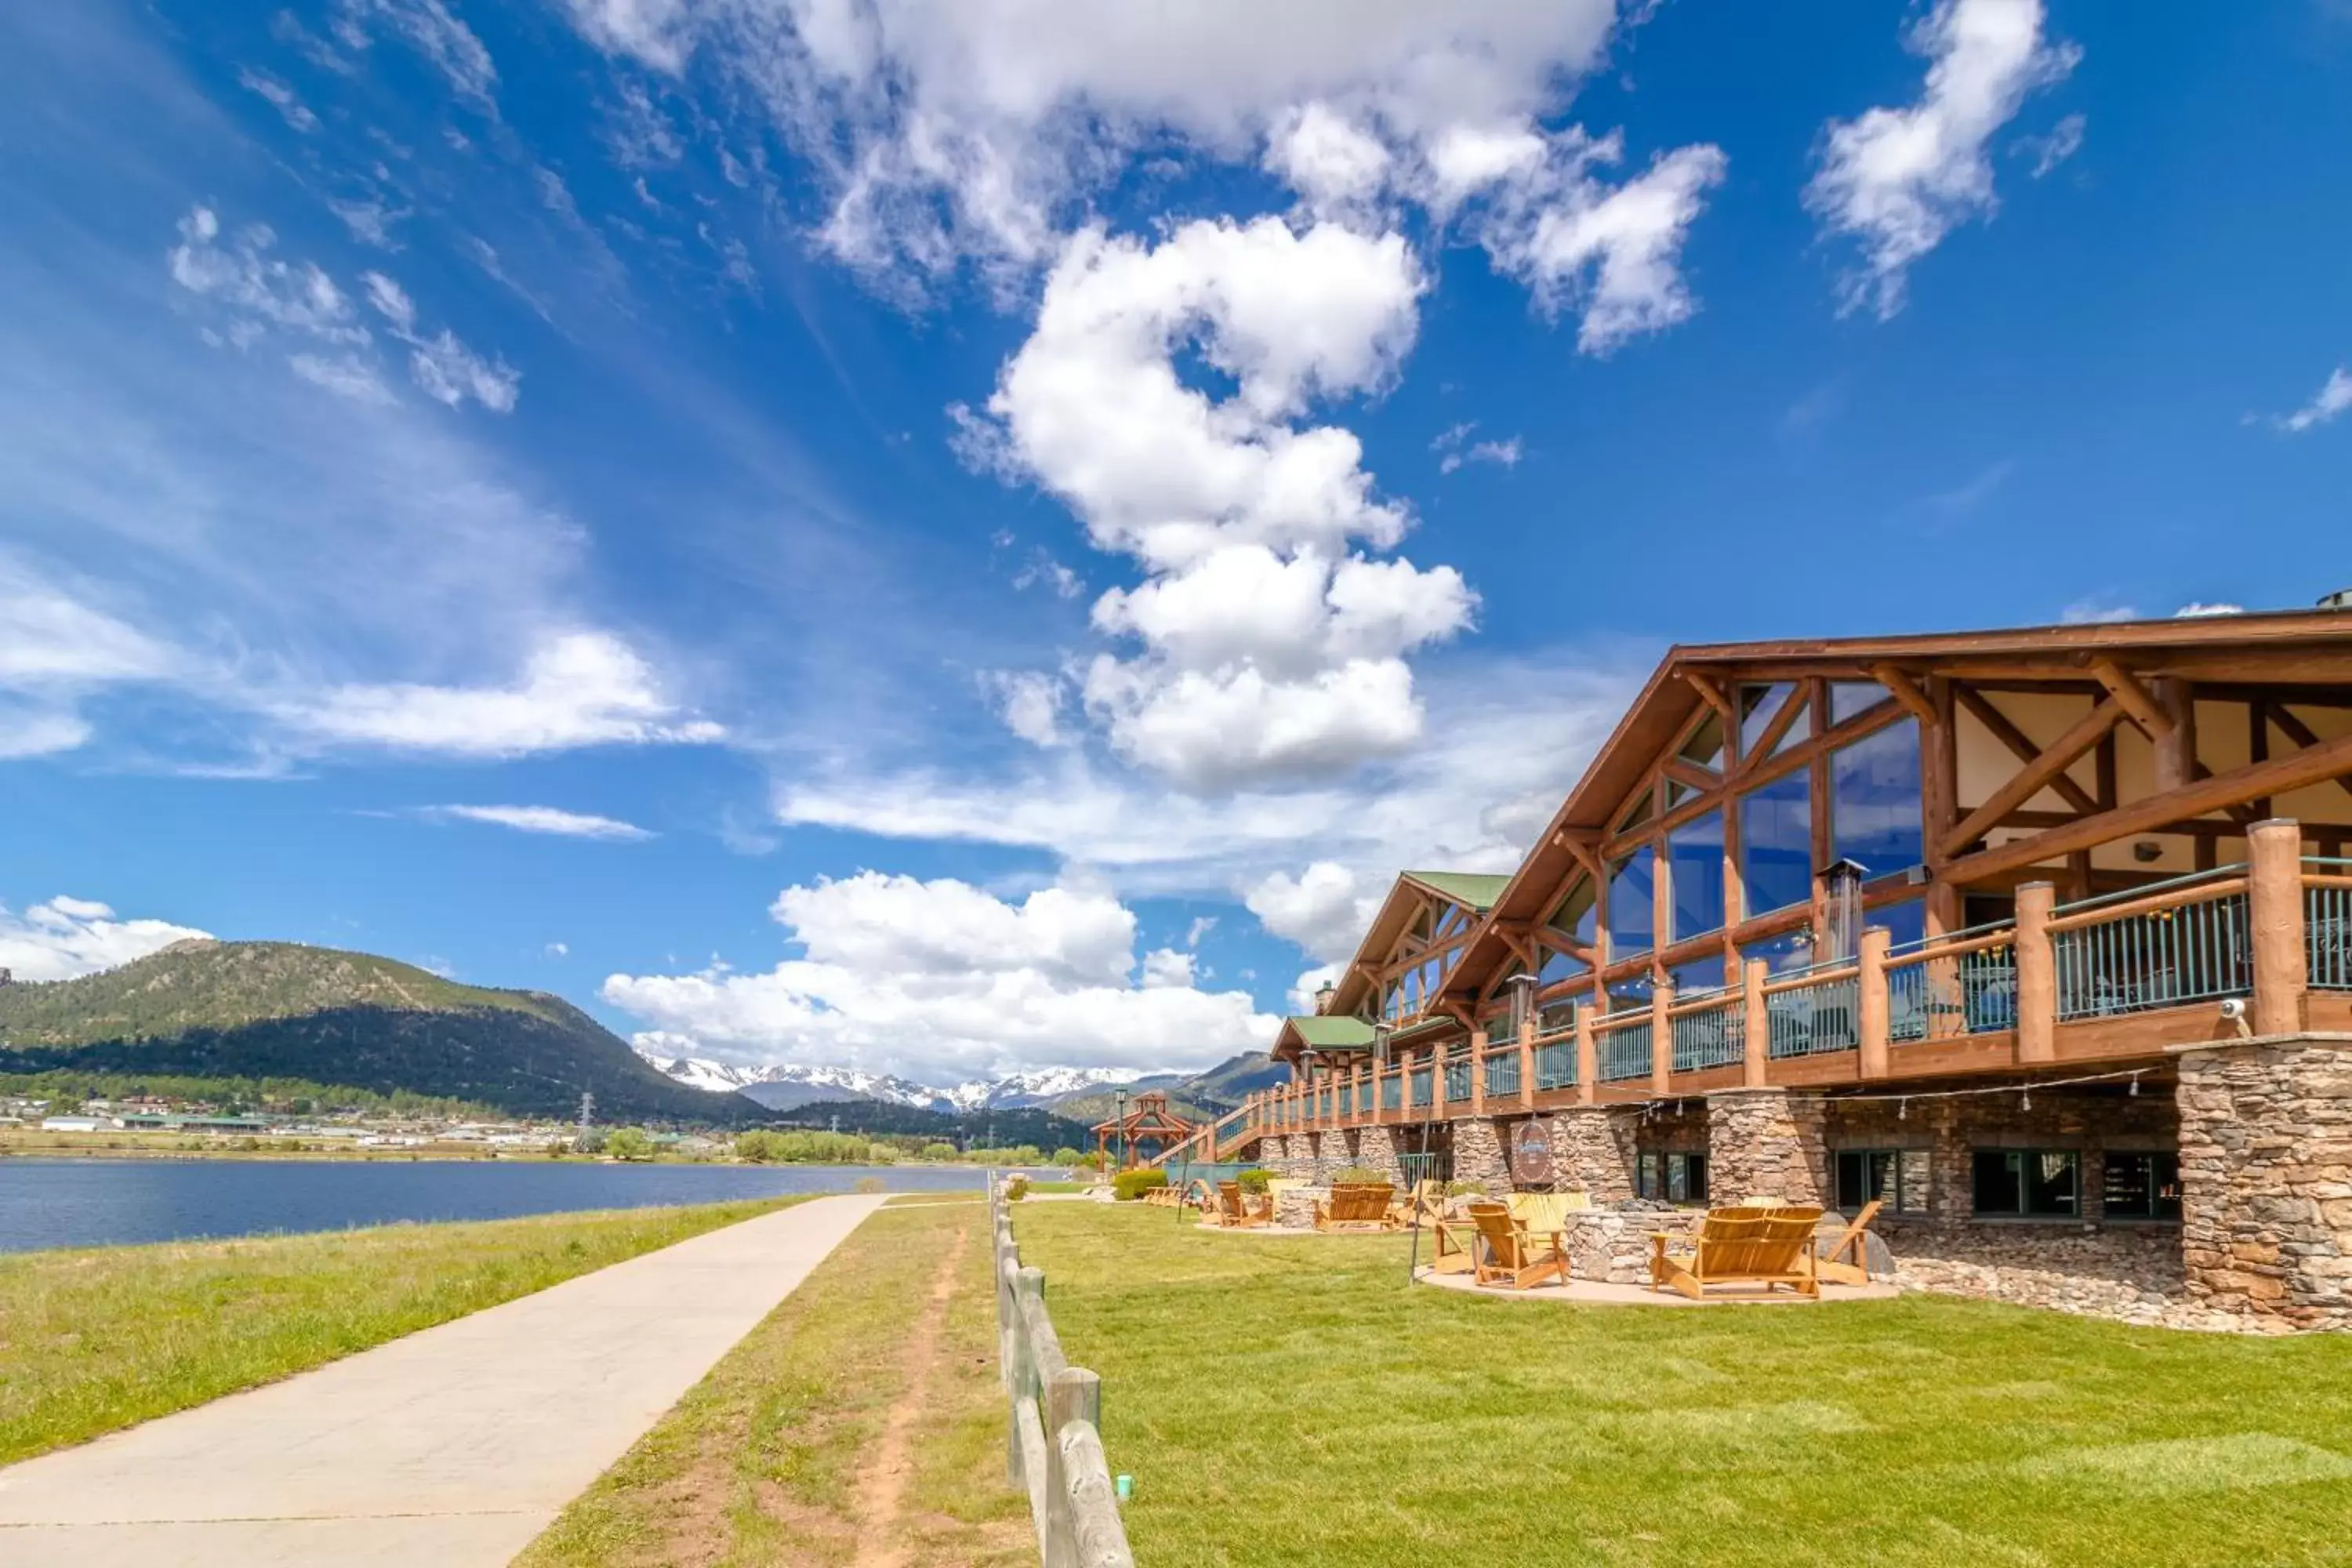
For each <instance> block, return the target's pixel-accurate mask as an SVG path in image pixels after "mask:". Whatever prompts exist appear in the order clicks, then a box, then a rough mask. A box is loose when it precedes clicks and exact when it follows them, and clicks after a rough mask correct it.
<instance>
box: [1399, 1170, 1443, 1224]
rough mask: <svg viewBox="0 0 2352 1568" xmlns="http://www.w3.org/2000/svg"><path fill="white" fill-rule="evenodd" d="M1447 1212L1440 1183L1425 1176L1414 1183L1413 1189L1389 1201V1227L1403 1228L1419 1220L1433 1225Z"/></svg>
mask: <svg viewBox="0 0 2352 1568" xmlns="http://www.w3.org/2000/svg"><path fill="white" fill-rule="evenodd" d="M1444 1212H1445V1194H1444V1190H1443V1189H1442V1188H1440V1186H1439V1185H1438V1184H1437V1183H1436V1182H1435V1181H1434V1180H1433V1179H1432V1178H1430V1177H1428V1176H1423V1178H1422V1179H1421V1180H1420V1181H1417V1182H1415V1183H1414V1184H1412V1192H1410V1193H1408V1194H1406V1195H1405V1196H1403V1197H1402V1198H1396V1199H1391V1201H1390V1203H1389V1228H1390V1229H1391V1230H1402V1229H1404V1228H1405V1227H1406V1226H1409V1225H1412V1224H1413V1223H1414V1222H1415V1221H1416V1220H1418V1221H1419V1222H1420V1223H1421V1224H1423V1225H1433V1224H1434V1223H1436V1221H1437V1220H1438V1219H1439V1218H1440V1217H1442V1216H1443V1215H1444Z"/></svg>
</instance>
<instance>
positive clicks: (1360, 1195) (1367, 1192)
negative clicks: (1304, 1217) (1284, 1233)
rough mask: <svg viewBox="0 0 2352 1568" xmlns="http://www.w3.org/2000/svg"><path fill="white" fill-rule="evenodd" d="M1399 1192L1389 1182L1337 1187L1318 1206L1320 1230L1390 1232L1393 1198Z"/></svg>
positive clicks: (1343, 1184)
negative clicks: (1390, 1208) (1391, 1201)
mask: <svg viewBox="0 0 2352 1568" xmlns="http://www.w3.org/2000/svg"><path fill="white" fill-rule="evenodd" d="M1395 1191H1396V1189H1395V1188H1393V1187H1391V1186H1390V1185H1389V1184H1387V1183H1386V1182H1377V1183H1374V1182H1366V1183H1353V1182H1347V1183H1341V1184H1339V1185H1337V1186H1334V1187H1333V1188H1332V1189H1331V1195H1330V1197H1328V1199H1322V1200H1318V1202H1317V1203H1316V1205H1315V1228H1316V1229H1318V1230H1325V1231H1329V1230H1387V1229H1390V1228H1391V1226H1390V1224H1389V1206H1390V1205H1389V1197H1390V1194H1392V1193H1394V1192H1395Z"/></svg>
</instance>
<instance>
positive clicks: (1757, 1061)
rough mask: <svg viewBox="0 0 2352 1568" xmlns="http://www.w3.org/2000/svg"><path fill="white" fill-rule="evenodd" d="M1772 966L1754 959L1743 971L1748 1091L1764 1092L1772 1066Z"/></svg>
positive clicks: (1743, 1080)
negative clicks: (1767, 986) (1767, 989)
mask: <svg viewBox="0 0 2352 1568" xmlns="http://www.w3.org/2000/svg"><path fill="white" fill-rule="evenodd" d="M1771 973H1772V966H1771V965H1770V964H1769V963H1765V962H1764V960H1762V959H1760V958H1751V959H1749V960H1748V962H1747V963H1744V964H1742V965H1740V969H1739V1010H1740V1015H1741V1022H1742V1025H1743V1028H1742V1031H1741V1033H1742V1037H1743V1040H1744V1043H1745V1045H1746V1047H1747V1048H1746V1051H1745V1054H1744V1055H1743V1056H1742V1058H1741V1060H1740V1074H1739V1081H1740V1085H1741V1087H1743V1088H1746V1089H1762V1088H1763V1087H1764V1086H1765V1080H1766V1076H1767V1074H1768V1073H1769V1071H1770V1068H1771V1063H1772V1012H1771V1009H1770V1008H1769V1007H1768V1006H1767V1005H1765V998H1764V982H1765V981H1766V980H1768V979H1769V978H1771Z"/></svg>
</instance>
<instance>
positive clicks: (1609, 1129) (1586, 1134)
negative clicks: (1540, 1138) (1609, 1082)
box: [1546, 1105, 1641, 1205]
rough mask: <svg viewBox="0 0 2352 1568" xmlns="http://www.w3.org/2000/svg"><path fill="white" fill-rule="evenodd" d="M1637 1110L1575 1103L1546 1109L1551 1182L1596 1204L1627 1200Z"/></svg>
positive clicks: (1637, 1125) (1630, 1188)
mask: <svg viewBox="0 0 2352 1568" xmlns="http://www.w3.org/2000/svg"><path fill="white" fill-rule="evenodd" d="M1640 1124H1641V1112H1640V1111H1638V1110H1631V1109H1620V1108H1618V1107H1615V1106H1606V1105H1579V1106H1572V1107H1570V1108H1569V1109H1568V1110H1556V1111H1554V1112H1552V1114H1551V1118H1550V1121H1549V1126H1548V1127H1547V1128H1546V1131H1548V1132H1549V1135H1550V1138H1551V1163H1552V1185H1553V1186H1554V1187H1555V1188H1557V1189H1559V1191H1561V1192H1581V1193H1587V1194H1591V1198H1592V1201H1593V1203H1594V1204H1596V1205H1606V1204H1622V1203H1630V1202H1632V1201H1633V1157H1634V1152H1635V1148H1634V1141H1635V1137H1636V1134H1637V1132H1638V1131H1639V1129H1640Z"/></svg>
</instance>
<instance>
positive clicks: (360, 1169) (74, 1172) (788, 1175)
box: [0, 1159, 981, 1253]
mask: <svg viewBox="0 0 2352 1568" xmlns="http://www.w3.org/2000/svg"><path fill="white" fill-rule="evenodd" d="M862 1176H874V1177H877V1178H878V1179H879V1180H880V1181H881V1182H882V1183H883V1184H884V1185H885V1186H886V1187H887V1188H888V1189H889V1190H890V1191H892V1192H906V1193H927V1192H944V1191H954V1190H957V1189H969V1190H970V1191H971V1192H972V1193H973V1194H975V1195H976V1194H978V1193H979V1191H980V1185H981V1173H979V1172H978V1171H972V1170H952V1169H942V1168H940V1167H938V1166H923V1165H634V1164H633V1165H617V1164H616V1165H587V1164H582V1165H569V1164H536V1163H533V1164H526V1163H521V1162H520V1161H518V1162H515V1163H505V1162H483V1163H473V1162H470V1161H468V1162H464V1163H458V1162H434V1161H425V1160H420V1161H416V1162H415V1163H409V1162H405V1161H402V1162H396V1163H395V1162H391V1161H368V1162H357V1161H355V1162H353V1163H350V1164H341V1163H331V1162H327V1161H317V1160H311V1161H303V1160H92V1159H74V1160H0V1253H5V1252H30V1251H36V1250H38V1249H40V1248H43V1247H117V1246H123V1245H128V1244H133V1243H138V1242H146V1241H177V1240H181V1239H183V1238H185V1237H220V1236H253V1235H257V1234H265V1233H268V1232H270V1231H300V1230H342V1229H345V1228H348V1227H349V1226H361V1225H388V1224H391V1223H393V1222H394V1221H396V1220H418V1221H429V1220H453V1219H512V1218H514V1217H515V1216H517V1215H532V1214H559V1213H562V1212H563V1211H564V1210H567V1209H621V1208H649V1207H653V1206H656V1205H662V1204H708V1203H721V1202H725V1201H728V1200H730V1199H736V1198H763V1197H775V1196H780V1195H782V1194H788V1193H845V1192H848V1191H849V1190H851V1188H852V1187H853V1186H854V1185H855V1184H856V1182H857V1180H858V1178H860V1177H862Z"/></svg>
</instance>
